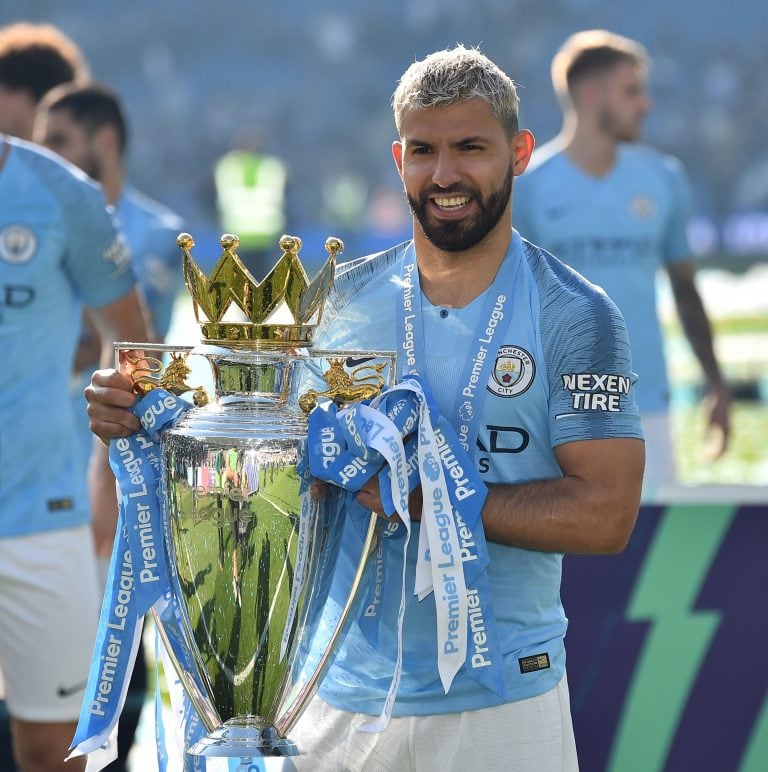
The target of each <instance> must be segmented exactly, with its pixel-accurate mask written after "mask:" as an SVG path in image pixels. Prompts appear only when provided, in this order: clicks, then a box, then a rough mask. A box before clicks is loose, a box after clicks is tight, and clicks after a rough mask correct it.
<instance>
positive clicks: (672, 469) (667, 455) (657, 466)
mask: <svg viewBox="0 0 768 772" xmlns="http://www.w3.org/2000/svg"><path fill="white" fill-rule="evenodd" d="M640 419H641V421H642V425H643V434H644V436H645V474H644V476H643V492H644V493H645V494H647V495H649V496H652V495H653V493H654V492H655V490H656V489H657V488H658V487H659V486H660V485H674V484H675V483H676V482H677V464H676V461H675V446H674V442H673V438H672V423H671V421H670V416H669V413H668V412H660V413H644V414H642V415H641V416H640Z"/></svg>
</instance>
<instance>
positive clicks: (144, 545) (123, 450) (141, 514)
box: [115, 400, 177, 584]
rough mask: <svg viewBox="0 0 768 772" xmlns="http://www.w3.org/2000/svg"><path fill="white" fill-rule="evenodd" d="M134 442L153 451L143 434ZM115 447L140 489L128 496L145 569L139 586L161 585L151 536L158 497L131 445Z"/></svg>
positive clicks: (122, 442)
mask: <svg viewBox="0 0 768 772" xmlns="http://www.w3.org/2000/svg"><path fill="white" fill-rule="evenodd" d="M176 404H177V402H176V400H174V404H173V406H175V405H176ZM147 412H149V411H147ZM153 423H154V421H153ZM135 439H136V442H137V443H138V445H139V447H141V448H142V450H146V449H148V448H150V447H151V446H152V444H153V443H152V442H151V441H150V440H149V439H148V438H147V437H145V436H144V435H142V434H137V435H135ZM115 447H116V448H117V451H118V454H119V459H120V463H121V464H122V465H123V467H124V469H125V471H126V472H127V473H128V475H129V477H130V481H131V483H132V484H133V485H135V486H137V487H136V489H135V490H133V491H131V492H130V493H128V498H129V499H135V501H134V504H135V510H134V513H135V516H136V520H137V525H135V526H134V528H137V529H138V532H139V533H138V535H139V543H140V546H141V550H140V554H141V558H142V567H141V570H140V571H139V582H141V584H147V583H148V582H159V581H160V576H159V573H158V569H159V566H158V563H157V548H156V546H155V538H154V534H153V533H152V510H151V508H150V504H149V497H150V496H151V497H152V498H153V499H156V493H155V491H154V489H150V488H148V487H147V483H146V480H145V478H144V475H143V474H142V472H141V465H142V463H143V461H142V459H141V458H138V457H137V456H136V455H135V453H134V452H133V450H132V449H131V445H130V443H129V441H128V440H127V439H125V438H120V439H118V440H116V441H115ZM144 502H146V503H144Z"/></svg>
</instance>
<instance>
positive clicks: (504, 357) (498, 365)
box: [488, 346, 536, 397]
mask: <svg viewBox="0 0 768 772" xmlns="http://www.w3.org/2000/svg"><path fill="white" fill-rule="evenodd" d="M535 375H536V364H535V362H534V361H533V357H532V356H531V355H530V354H529V353H528V352H527V351H526V350H525V349H524V348H520V346H501V347H500V348H499V353H498V354H497V356H496V361H495V362H494V365H493V372H492V373H491V377H490V378H489V379H488V391H490V392H492V393H493V394H496V395H497V396H499V397H516V396H517V395H518V394H522V393H523V392H524V391H526V390H527V389H528V387H529V386H530V385H531V384H532V383H533V379H534V376H535Z"/></svg>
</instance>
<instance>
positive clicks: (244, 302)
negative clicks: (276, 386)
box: [176, 233, 344, 348]
mask: <svg viewBox="0 0 768 772" xmlns="http://www.w3.org/2000/svg"><path fill="white" fill-rule="evenodd" d="M176 243H177V244H178V245H179V247H180V248H181V251H182V253H183V262H184V280H185V282H186V285H187V288H188V289H189V292H190V294H191V295H192V305H193V308H194V312H195V318H196V319H197V322H198V324H199V325H200V329H201V331H202V333H203V341H204V342H206V343H213V344H222V345H227V346H232V345H237V346H243V347H249V348H269V347H280V348H285V347H300V346H307V345H311V343H312V335H313V333H314V330H315V327H317V325H318V324H319V322H320V317H321V315H322V312H323V303H324V302H325V298H326V297H327V295H328V292H329V291H330V289H331V287H332V286H333V276H334V270H335V266H336V256H337V255H338V254H340V253H341V251H342V250H343V249H344V243H343V242H342V241H341V239H337V238H334V237H333V236H332V237H330V238H328V239H327V240H326V242H325V248H326V250H327V251H328V253H329V257H328V259H327V260H326V262H325V264H324V265H323V267H322V268H321V269H320V270H319V271H318V273H317V275H316V276H315V277H314V279H312V281H310V280H309V277H308V276H307V273H306V271H305V270H304V266H303V265H302V264H301V261H300V260H299V250H300V249H301V239H299V238H298V237H296V236H283V237H281V239H280V242H279V244H280V249H281V250H282V251H283V254H282V256H281V257H280V259H279V260H278V261H277V263H276V264H275V265H274V267H273V268H272V269H271V270H270V272H269V273H268V274H267V275H266V276H265V277H264V279H262V281H256V280H255V279H254V277H253V276H252V275H251V273H250V272H249V271H248V269H247V268H246V267H245V264H244V263H243V261H242V260H241V259H240V257H239V255H238V254H237V247H238V246H239V244H240V239H239V238H238V237H237V236H233V235H231V234H224V235H223V236H222V237H221V242H220V243H221V247H222V249H223V250H224V251H223V252H222V255H221V257H220V258H219V261H218V262H217V263H216V265H215V267H214V269H213V271H212V273H211V276H210V278H209V277H208V276H206V275H205V273H203V271H202V270H201V268H200V266H199V265H198V264H197V263H196V262H195V260H194V258H193V257H192V253H191V250H192V247H193V246H194V245H195V241H194V239H193V238H192V236H190V235H189V234H188V233H181V234H179V236H178V238H177V239H176Z"/></svg>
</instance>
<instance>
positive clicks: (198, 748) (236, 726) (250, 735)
mask: <svg viewBox="0 0 768 772" xmlns="http://www.w3.org/2000/svg"><path fill="white" fill-rule="evenodd" d="M258 723H259V719H258V716H238V717H237V718H232V719H230V720H229V721H227V722H226V723H224V725H223V726H221V727H219V728H218V729H214V731H213V732H211V733H210V734H209V735H208V736H207V737H204V738H203V739H202V740H200V741H199V742H198V743H196V744H195V745H193V746H192V747H190V748H189V749H188V750H187V753H189V754H191V755H192V756H214V757H225V758H226V757H230V758H239V757H242V756H255V755H260V756H265V757H286V756H298V755H299V749H298V747H297V746H296V743H294V742H292V741H291V740H289V739H288V738H287V737H281V736H280V735H279V734H278V733H277V731H276V730H275V728H274V727H271V726H263V727H259V726H258V725H257V724H258Z"/></svg>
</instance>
